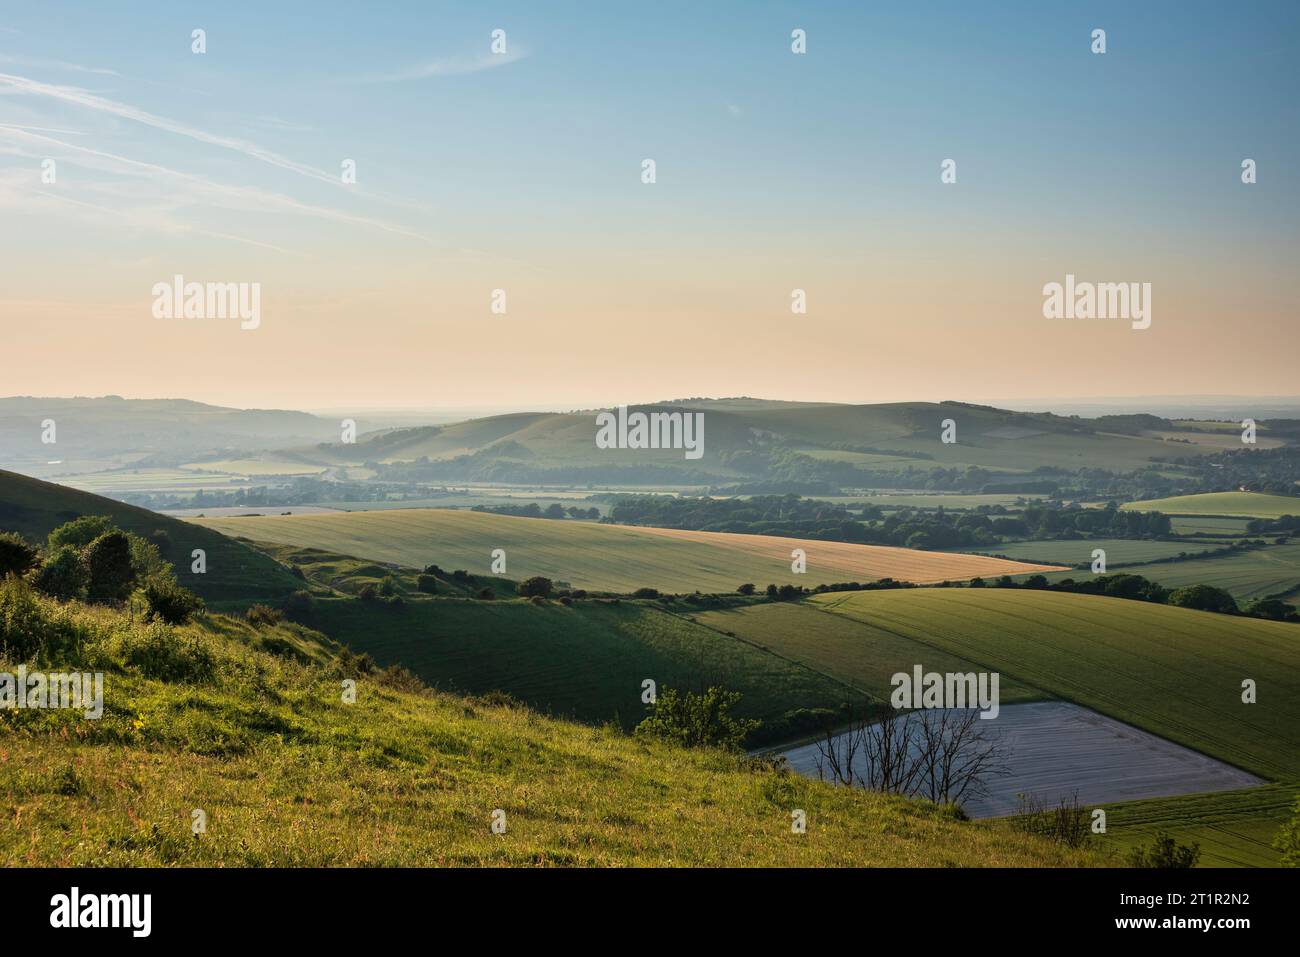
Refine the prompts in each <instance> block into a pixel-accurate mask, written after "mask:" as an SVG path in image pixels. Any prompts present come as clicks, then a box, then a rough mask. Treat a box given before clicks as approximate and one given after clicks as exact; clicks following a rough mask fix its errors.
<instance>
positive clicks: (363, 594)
mask: <svg viewBox="0 0 1300 957" xmlns="http://www.w3.org/2000/svg"><path fill="white" fill-rule="evenodd" d="M357 597H358V598H360V599H361V600H362V601H374V600H375V599H377V598H378V597H379V589H378V588H376V587H375V586H374V584H373V583H367V584H366V585H365V586H364V587H362V589H361V591H359V592H357Z"/></svg>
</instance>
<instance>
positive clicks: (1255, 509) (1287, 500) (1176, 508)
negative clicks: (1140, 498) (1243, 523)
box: [1120, 492, 1300, 518]
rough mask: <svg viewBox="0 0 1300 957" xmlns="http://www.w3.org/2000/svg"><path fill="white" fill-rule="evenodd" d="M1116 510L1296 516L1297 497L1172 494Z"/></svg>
mask: <svg viewBox="0 0 1300 957" xmlns="http://www.w3.org/2000/svg"><path fill="white" fill-rule="evenodd" d="M1120 507H1121V508H1125V509H1130V510H1134V511H1141V512H1164V513H1165V514H1167V515H1228V516H1243V517H1245V518H1280V517H1281V516H1283V515H1300V498H1296V497H1292V496H1289V495H1266V494H1264V493H1262V492H1205V493H1203V494H1200V495H1175V496H1173V497H1172V498H1154V499H1149V500H1147V501H1144V502H1128V503H1127V504H1125V505H1122V506H1120Z"/></svg>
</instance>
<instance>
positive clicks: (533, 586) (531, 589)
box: [519, 575, 551, 598]
mask: <svg viewBox="0 0 1300 957" xmlns="http://www.w3.org/2000/svg"><path fill="white" fill-rule="evenodd" d="M519 594H520V595H521V596H522V597H524V598H534V597H537V598H547V597H549V596H550V594H551V580H550V579H549V578H543V577H542V576H541V575H536V576H534V577H533V578H525V579H524V580H523V581H522V582H520V583H519Z"/></svg>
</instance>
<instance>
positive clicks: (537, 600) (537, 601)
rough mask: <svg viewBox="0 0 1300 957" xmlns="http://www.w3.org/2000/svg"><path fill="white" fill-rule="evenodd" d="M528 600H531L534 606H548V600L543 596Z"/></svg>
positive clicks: (535, 596)
mask: <svg viewBox="0 0 1300 957" xmlns="http://www.w3.org/2000/svg"><path fill="white" fill-rule="evenodd" d="M528 600H529V601H530V602H532V603H533V604H534V605H545V604H546V599H545V598H543V597H542V596H541V595H534V596H533V597H532V598H530V599H528Z"/></svg>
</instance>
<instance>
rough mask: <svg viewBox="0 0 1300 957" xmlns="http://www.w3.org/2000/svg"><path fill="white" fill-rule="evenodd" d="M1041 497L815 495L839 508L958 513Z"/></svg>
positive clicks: (907, 493) (897, 494) (916, 494)
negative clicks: (860, 506) (924, 509)
mask: <svg viewBox="0 0 1300 957" xmlns="http://www.w3.org/2000/svg"><path fill="white" fill-rule="evenodd" d="M1044 497H1045V496H1042V495H992V494H989V495H960V494H957V493H949V492H935V493H933V494H926V495H922V494H918V493H915V492H880V493H876V494H872V495H824V496H823V495H819V496H817V498H820V499H823V500H824V501H827V502H835V503H838V504H840V505H877V506H879V507H880V508H885V509H889V508H944V509H949V510H961V509H970V508H978V507H979V506H981V505H1002V506H1004V507H1007V508H1012V507H1014V506H1015V505H1016V503H1017V502H1018V501H1020V500H1022V499H1024V500H1026V501H1031V502H1032V501H1038V500H1039V499H1041V498H1044Z"/></svg>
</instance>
